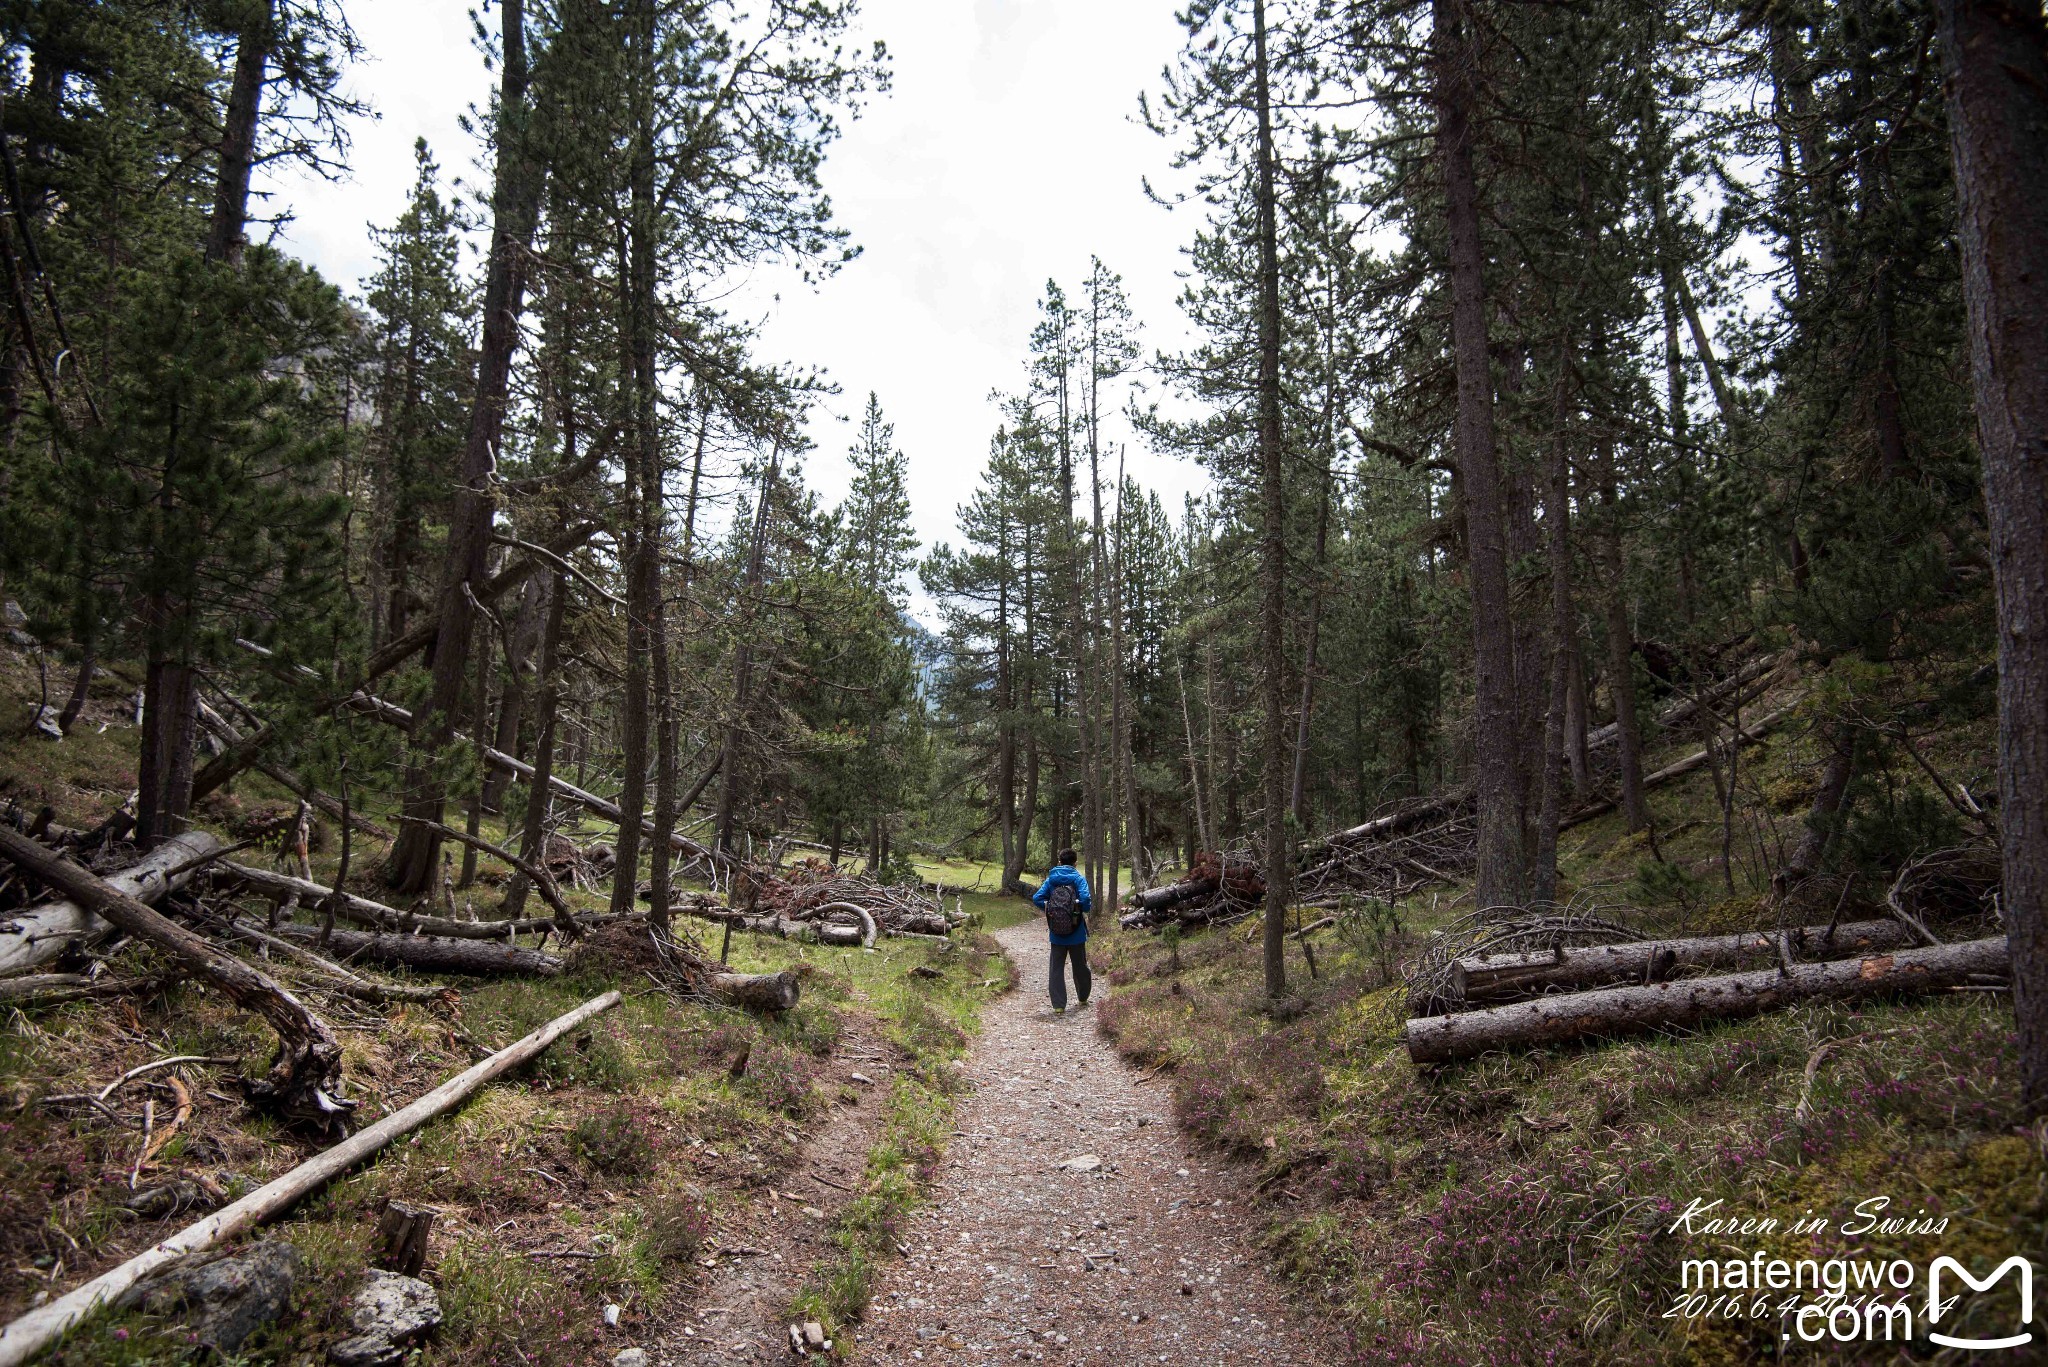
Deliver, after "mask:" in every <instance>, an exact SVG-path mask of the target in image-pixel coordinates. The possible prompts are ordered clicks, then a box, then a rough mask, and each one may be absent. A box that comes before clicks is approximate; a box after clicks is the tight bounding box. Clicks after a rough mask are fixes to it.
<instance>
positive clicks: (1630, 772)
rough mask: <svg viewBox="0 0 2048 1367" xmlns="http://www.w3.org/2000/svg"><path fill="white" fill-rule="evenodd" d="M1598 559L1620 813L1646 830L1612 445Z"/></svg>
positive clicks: (1603, 447) (1606, 442)
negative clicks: (1602, 581)
mask: <svg viewBox="0 0 2048 1367" xmlns="http://www.w3.org/2000/svg"><path fill="white" fill-rule="evenodd" d="M1600 511H1601V514H1602V516H1603V519H1604V525H1603V526H1602V527H1601V528H1600V541H1599V545H1600V558H1601V560H1602V562H1603V565H1604V568H1605V570H1606V578H1607V593H1606V605H1605V607H1606V613H1607V691H1608V693H1609V694H1610V695H1611V696H1612V697H1613V699H1614V732H1615V738H1616V739H1617V740H1618V741H1619V742H1620V749H1621V810H1622V816H1623V818H1624V820H1626V822H1627V823H1628V829H1629V830H1630V831H1631V832H1634V831H1641V830H1647V829H1649V826H1650V803H1649V799H1648V798H1646V797H1645V796H1644V795H1643V731H1642V726H1641V724H1640V722H1639V721H1638V720H1637V717H1636V683H1635V635H1634V632H1633V631H1632V630H1631V628H1630V627H1629V620H1628V582H1627V573H1628V566H1627V560H1626V558H1625V555H1624V552H1623V548H1622V535H1621V496H1620V493H1619V491H1618V490H1617V489H1616V487H1615V474H1614V445H1613V441H1612V439H1611V438H1603V439H1602V440H1601V443H1600Z"/></svg>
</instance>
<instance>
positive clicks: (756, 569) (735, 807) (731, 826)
mask: <svg viewBox="0 0 2048 1367" xmlns="http://www.w3.org/2000/svg"><path fill="white" fill-rule="evenodd" d="M781 469H782V443H781V441H780V439H777V441H776V443H775V446H774V449H773V451H772V453H771V454H770V456H769V458H768V468H767V469H766V470H765V471H763V472H762V475H761V495H760V499H759V502H758V503H757V504H756V506H755V508H754V531H753V538H752V544H751V545H750V546H749V547H748V550H747V577H746V591H747V599H748V601H749V602H750V603H751V602H755V601H756V600H758V598H759V595H760V589H761V579H762V575H763V573H764V572H765V567H766V557H767V554H768V526H769V520H770V516H771V513H770V504H771V503H772V501H773V500H774V497H775V481H776V479H777V478H778V477H779V476H780V473H781ZM753 691H754V651H753V644H752V640H751V633H749V634H748V635H744V636H742V637H741V640H740V643H739V646H738V648H737V650H736V652H735V656H734V660H733V701H732V707H733V717H732V720H731V721H730V722H728V723H727V724H726V727H725V741H724V746H723V749H722V750H721V752H720V754H719V763H720V764H721V765H722V766H723V767H724V770H725V781H724V782H723V783H722V784H720V785H719V795H718V826H717V830H718V849H719V851H720V852H722V853H724V854H726V855H728V856H731V857H733V858H737V857H738V853H739V852H738V850H737V848H736V847H735V845H734V840H735V838H736V836H737V829H736V828H737V823H738V821H739V808H740V799H741V795H742V783H743V781H744V779H745V778H746V776H747V764H746V757H745V754H744V751H745V749H746V746H747V742H748V740H749V734H748V732H749V728H750V727H751V725H752V721H753V718H752V709H753ZM874 855H875V850H874V847H873V845H872V844H870V846H869V859H870V867H872V861H873V858H874Z"/></svg>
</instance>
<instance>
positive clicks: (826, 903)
mask: <svg viewBox="0 0 2048 1367" xmlns="http://www.w3.org/2000/svg"><path fill="white" fill-rule="evenodd" d="M743 891H744V894H745V895H744V897H743V896H742V892H743ZM732 900H733V902H734V903H735V904H740V903H742V901H743V900H744V901H745V902H748V903H751V906H752V910H753V912H754V913H755V914H757V915H761V916H769V917H775V918H778V919H780V920H784V921H791V922H825V923H828V924H830V923H839V924H862V925H863V926H864V927H865V928H866V929H868V930H869V931H870V933H871V935H872V932H880V933H882V934H886V935H951V934H952V933H953V922H952V919H951V918H950V917H948V916H947V915H946V909H945V906H944V905H943V904H942V903H941V902H940V901H939V899H938V897H937V896H936V895H935V894H933V893H930V892H927V891H925V890H924V889H922V888H908V887H898V886H894V885H892V884H887V883H878V882H876V881H875V880H874V879H872V878H867V877H862V876H857V875H854V874H848V873H843V872H841V871H839V870H838V869H835V868H833V867H832V866H831V865H830V864H828V863H826V862H825V861H824V860H822V859H806V860H804V861H803V862H802V863H799V864H795V865H792V866H791V867H789V868H787V869H785V870H783V871H782V872H781V873H777V874H772V875H769V876H767V877H765V878H760V879H758V881H756V882H754V883H753V885H752V886H751V887H750V888H747V889H744V890H741V889H735V892H734V896H733V898H732ZM870 922H871V923H872V924H871V925H869V924H868V923H870Z"/></svg>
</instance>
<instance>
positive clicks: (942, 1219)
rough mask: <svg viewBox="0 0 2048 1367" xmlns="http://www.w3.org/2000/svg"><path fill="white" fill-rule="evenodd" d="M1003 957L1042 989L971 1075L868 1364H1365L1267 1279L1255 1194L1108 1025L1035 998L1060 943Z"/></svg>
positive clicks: (1023, 992)
mask: <svg viewBox="0 0 2048 1367" xmlns="http://www.w3.org/2000/svg"><path fill="white" fill-rule="evenodd" d="M996 939H997V940H999V941H1000V942H1001V943H1002V946H1003V948H1004V950H1005V951H1006V952H1007V953H1008V954H1009V955H1010V957H1011V958H1012V959H1013V960H1015V961H1016V964H1017V969H1018V978H1019V981H1020V982H1022V983H1024V984H1026V986H1025V987H1022V988H1020V989H1019V990H1018V991H1016V992H1013V993H1011V994H1009V995H1008V996H1006V997H1004V998H1002V999H1001V1000H999V1001H996V1002H993V1003H991V1004H990V1005H989V1007H988V1009H987V1011H986V1013H985V1015H984V1023H983V1028H982V1031H981V1034H980V1035H979V1037H978V1038H977V1039H976V1041H975V1046H974V1050H973V1053H972V1054H971V1055H970V1057H969V1059H968V1061H967V1066H966V1069H965V1073H966V1076H967V1078H968V1079H969V1080H970V1082H971V1083H972V1084H973V1086H974V1088H975V1091H974V1094H973V1095H972V1096H971V1097H969V1098H967V1099H966V1100H965V1101H964V1102H963V1103H962V1104H961V1107H960V1109H959V1111H958V1112H957V1113H956V1123H957V1125H958V1129H957V1130H956V1131H955V1133H954V1135H953V1138H952V1141H951V1145H950V1147H949V1148H948V1150H947V1157H946V1159H945V1163H944V1166H943V1168H942V1169H941V1171H940V1174H939V1176H938V1178H937V1180H936V1183H935V1186H934V1190H933V1192H932V1194H931V1203H930V1204H929V1205H927V1206H925V1207H923V1208H921V1209H920V1210H919V1211H918V1212H917V1213H916V1214H915V1215H914V1216H912V1218H911V1223H910V1228H909V1229H908V1230H907V1231H906V1234H905V1242H906V1244H907V1245H908V1246H909V1249H910V1252H909V1254H908V1255H907V1256H906V1257H905V1258H904V1260H903V1261H901V1262H897V1263H892V1264H891V1265H890V1266H888V1267H887V1268H885V1269H883V1270H882V1271H881V1272H880V1274H879V1276H878V1277H877V1280H876V1286H875V1296H874V1303H873V1306H872V1308H871V1309H870V1310H869V1312H868V1315H867V1321H866V1324H865V1325H864V1326H863V1327H862V1329H861V1330H860V1333H859V1340H860V1359H861V1360H862V1361H874V1362H900V1361H903V1360H904V1359H905V1358H909V1359H911V1360H913V1361H926V1360H929V1359H928V1358H927V1356H926V1354H925V1352H924V1350H925V1349H926V1348H938V1349H940V1350H942V1351H940V1352H939V1353H938V1354H937V1355H936V1356H937V1358H938V1359H941V1360H944V1361H947V1362H959V1363H988V1364H994V1363H1008V1362H1013V1361H1018V1360H1035V1359H1042V1360H1045V1361H1057V1362H1062V1363H1076V1364H1078V1363H1100V1364H1103V1365H1104V1367H1112V1365H1114V1367H1122V1365H1123V1364H1130V1363H1135V1362H1139V1361H1144V1362H1173V1363H1205V1364H1206V1363H1215V1364H1224V1363H1233V1364H1234V1363H1260V1364H1272V1365H1273V1367H1312V1365H1314V1364H1323V1363H1337V1362H1342V1361H1345V1360H1347V1357H1346V1354H1345V1353H1344V1351H1343V1348H1342V1345H1341V1344H1340V1343H1339V1342H1338V1341H1337V1339H1336V1338H1335V1337H1334V1336H1333V1334H1332V1333H1331V1331H1330V1329H1329V1328H1328V1326H1327V1325H1326V1324H1325V1323H1324V1322H1323V1321H1322V1320H1321V1319H1320V1318H1319V1317H1317V1316H1315V1315H1313V1314H1312V1313H1310V1312H1307V1311H1305V1310H1303V1309H1301V1308H1300V1307H1298V1306H1297V1305H1296V1304H1295V1303H1294V1302H1292V1301H1291V1300H1290V1299H1289V1298H1288V1295H1287V1293H1286V1292H1285V1291H1284V1290H1282V1288H1281V1287H1280V1286H1279V1284H1278V1283H1276V1282H1275V1281H1274V1280H1273V1279H1272V1278H1271V1277H1270V1276H1268V1275H1267V1273H1266V1271H1265V1268H1264V1265H1263V1263H1262V1261H1261V1259H1260V1255H1259V1254H1258V1252H1257V1250H1256V1244H1255V1230H1256V1228H1257V1226H1258V1224H1259V1220H1258V1216H1257V1213H1256V1211H1255V1210H1254V1209H1253V1207H1252V1204H1251V1202H1250V1201H1249V1200H1248V1199H1247V1197H1246V1195H1245V1192H1244V1189H1243V1185H1242V1182H1241V1181H1240V1179H1239V1176H1238V1174H1237V1173H1235V1172H1234V1171H1229V1170H1225V1169H1222V1168H1220V1167H1219V1166H1218V1165H1217V1164H1216V1162H1215V1160H1214V1159H1212V1158H1211V1157H1210V1156H1208V1155H1206V1154H1203V1153H1200V1152H1198V1151H1197V1150H1196V1149H1194V1148H1193V1147H1192V1146H1191V1145H1190V1144H1189V1143H1188V1142H1187V1141H1186V1140H1185V1139H1184V1138H1183V1137H1182V1135H1181V1134H1180V1132H1179V1130H1178V1129H1177V1128H1176V1127H1174V1126H1173V1125H1171V1124H1169V1123H1166V1122H1167V1118H1168V1115H1169V1113H1170V1105H1171V1103H1170V1100H1169V1098H1168V1096H1167V1084H1166V1083H1165V1081H1164V1080H1163V1079H1157V1078H1154V1079H1147V1080H1144V1081H1141V1080H1140V1079H1139V1076H1138V1074H1137V1073H1136V1072H1134V1071H1133V1070H1132V1069H1131V1068H1129V1067H1127V1066H1126V1065H1125V1064H1124V1063H1123V1061H1122V1060H1121V1059H1119V1058H1118V1057H1117V1055H1116V1052H1115V1050H1114V1049H1113V1048H1112V1047H1111V1046H1110V1044H1109V1042H1108V1041H1107V1040H1105V1039H1103V1038H1102V1037H1101V1036H1099V1035H1097V1034H1096V1033H1095V1031H1094V1030H1093V1028H1092V1025H1091V1020H1092V1013H1091V1012H1081V1013H1078V1014H1077V1013H1074V1012H1071V1011H1070V1012H1069V1013H1068V1014H1067V1015H1066V1016H1054V1015H1052V1014H1051V1013H1050V1012H1049V1011H1048V1010H1047V1009H1046V1006H1045V1003H1044V1000H1043V997H1042V993H1040V992H1037V991H1033V990H1032V988H1033V986H1035V985H1036V984H1039V983H1043V982H1044V981H1045V976H1046V974H1045V969H1046V953H1047V951H1046V939H1045V930H1044V928H1043V927H1042V926H1040V925H1037V924H1029V923H1027V924H1025V925H1022V926H1014V927H1010V928H1008V929H1006V930H1002V931H999V932H997V933H996ZM1106 976H1107V975H1098V976H1097V978H1096V983H1097V988H1096V990H1097V992H1098V993H1099V992H1103V991H1106V990H1108V989H1107V984H1106V982H1105V979H1106ZM1077 1158H1094V1159H1096V1160H1097V1162H1096V1163H1094V1164H1085V1163H1079V1162H1076V1161H1075V1160H1076V1159H1077Z"/></svg>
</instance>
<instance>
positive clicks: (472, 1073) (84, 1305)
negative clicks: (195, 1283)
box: [0, 992, 619, 1367]
mask: <svg viewBox="0 0 2048 1367" xmlns="http://www.w3.org/2000/svg"><path fill="white" fill-rule="evenodd" d="M618 1004H619V994H618V993H617V992H607V993H605V994H604V995H603V996H601V997H595V998H592V999H591V1000H590V1001H587V1002H585V1003H583V1005H581V1006H579V1007H577V1008H576V1009H575V1010H574V1011H571V1012H569V1013H568V1014H567V1015H564V1016H558V1017H556V1018H555V1019H554V1020H552V1021H549V1022H548V1023H547V1024H546V1025H544V1026H542V1027H541V1028H540V1029H538V1030H536V1031H534V1032H533V1033H532V1034H530V1035H528V1036H527V1037H526V1038H524V1039H522V1040H520V1041H519V1042H518V1043H516V1044H513V1045H511V1046H509V1047H508V1048H505V1049H501V1050H499V1051H498V1052H497V1053H495V1054H493V1055H491V1056H490V1057H489V1058H487V1059H485V1060H484V1061H483V1062H481V1063H478V1064H477V1065H475V1066H474V1067H472V1068H469V1069H466V1070H465V1071H463V1072H461V1073H458V1074H456V1075H455V1076H454V1077H452V1078H450V1079H448V1080H447V1081H446V1082H444V1083H442V1084H441V1085H440V1086H438V1087H436V1088H435V1089H434V1090H433V1091H431V1092H428V1093H427V1094H426V1095H425V1096H423V1097H421V1098H420V1099H419V1100H417V1101H415V1102H413V1103H412V1104H411V1105H409V1106H407V1107H405V1108H404V1109H403V1110H400V1111H394V1112H393V1113H392V1114H390V1115H387V1116H385V1117H384V1118H383V1119H382V1120H380V1121H378V1122H377V1123H376V1124H374V1125H372V1126H370V1127H369V1128H367V1129H365V1130H363V1131H362V1132H361V1133H359V1134H356V1135H354V1136H353V1137H351V1138H349V1139H345V1140H343V1141H342V1142H341V1143H339V1144H336V1145H335V1146H334V1147H333V1148H330V1149H328V1150H326V1151H325V1152H323V1153H320V1154H318V1155H316V1156H315V1157H313V1158H310V1159H308V1160H307V1161H306V1162H304V1163H301V1164H300V1165H299V1166H298V1167H296V1168H293V1169H292V1170H291V1171H290V1172H287V1173H286V1174H284V1176H282V1177H279V1178H277V1179H276V1180H275V1181H272V1182H270V1183H267V1184H266V1185H264V1186H261V1187H258V1188H257V1189H256V1190H255V1191H252V1192H250V1193H249V1194H248V1195H247V1196H244V1197H243V1198H242V1199H241V1200H239V1201H237V1202H235V1203H234V1204H233V1205H230V1206H227V1207H225V1208H224V1209H221V1210H218V1211H215V1212H214V1213H213V1214H211V1215H209V1216H207V1217H206V1218H205V1219H204V1220H201V1221H199V1222H198V1223H197V1224H192V1225H187V1226H186V1227H185V1228H184V1229H182V1230H180V1231H178V1232H177V1233H176V1234H174V1235H172V1236H171V1237H170V1238H168V1239H165V1240H163V1241H162V1242H161V1243H157V1244H153V1245H151V1246H150V1248H149V1249H148V1250H147V1251H146V1252H143V1253H141V1254H138V1255H137V1256H136V1257H133V1258H130V1259H129V1260H128V1261H127V1262H125V1263H122V1264H121V1265H120V1266H119V1267H116V1268H114V1269H113V1270H112V1271H109V1272H104V1273H101V1274H100V1275H99V1276H97V1277H95V1278H93V1279H92V1280H91V1281H89V1282H87V1283H85V1285H83V1286H80V1287H77V1288H75V1289H73V1290H71V1291H69V1292H67V1293H65V1294H64V1295H63V1296H60V1297H58V1298H57V1299H56V1300H54V1301H51V1302H50V1303H49V1304H48V1305H45V1306H41V1307H39V1308H37V1309H35V1310H31V1311H29V1312H28V1313H27V1314H26V1315H23V1316H22V1317H21V1318H20V1319H17V1320H15V1321H13V1322H12V1323H11V1324H8V1325H7V1326H6V1327H5V1328H0V1367H21V1364H23V1363H25V1362H27V1361H28V1360H29V1359H31V1358H33V1357H34V1356H35V1355H36V1354H38V1353H40V1352H42V1351H43V1350H44V1349H45V1348H48V1347H49V1346H50V1345H52V1344H53V1343H55V1342H56V1341H57V1340H58V1339H59V1338H61V1337H62V1336H63V1335H64V1334H65V1333H66V1332H67V1331H69V1330H70V1329H71V1328H72V1327H74V1326H75V1325H77V1324H78V1323H80V1322H81V1321H83V1320H84V1319H86V1318H87V1317H88V1316H90V1315H92V1314H93V1313H95V1312H96V1311H98V1310H99V1309H100V1308H101V1307H103V1306H106V1305H109V1304H111V1303H113V1302H114V1301H115V1300H117V1299H118V1298H119V1297H120V1296H121V1295H122V1293H123V1292H125V1291H127V1290H128V1289H129V1288H130V1287H132V1286H134V1285H135V1284H136V1283H138V1282H140V1281H141V1280H142V1279H143V1278H145V1277H147V1276H149V1275H150V1274H151V1273H153V1272H155V1271H157V1270H158V1269H160V1268H163V1267H166V1266H169V1265H170V1264H172V1263H175V1262H177V1261H179V1260H180V1259H182V1258H185V1257H187V1256H189V1255H190V1254H193V1253H199V1252H202V1251H204V1250H205V1249H208V1248H211V1247H212V1246H213V1245H215V1244H217V1243H221V1242H223V1241H225V1240H228V1239H232V1238H233V1237H235V1236H236V1235H237V1234H240V1233H242V1232H243V1231H245V1230H249V1229H254V1228H255V1227H256V1226H257V1225H260V1224H262V1223H264V1222H265V1221H267V1220H272V1219H275V1218H276V1217H277V1216H279V1215H282V1214H283V1213H284V1212H286V1211H287V1210H290V1209H291V1208H292V1207H293V1206H294V1205H296V1204H298V1202H299V1201H301V1200H303V1199H304V1198H305V1197H307V1196H309V1195H311V1194H312V1193H313V1192H315V1191H318V1190H319V1189H320V1188H321V1187H324V1186H325V1185H327V1183H329V1182H331V1181H332V1180H334V1179H335V1178H336V1177H339V1176H340V1175H341V1174H343V1173H345V1172H347V1171H348V1170H349V1169H350V1168H353V1167H354V1166H355V1165H356V1164H358V1163H360V1162H362V1161H363V1160H364V1159H365V1158H368V1157H369V1156H370V1155H372V1154H374V1153H376V1152H377V1151H378V1150H379V1149H382V1148H383V1147H384V1146H385V1145H387V1144H389V1143H390V1142H391V1141H392V1140H394V1139H397V1138H399V1137H401V1136H403V1135H406V1134H410V1133H411V1132H412V1131H414V1130H416V1129H418V1128H419V1127H420V1126H422V1125H424V1124H426V1123H427V1121H429V1120H432V1119H433V1118H434V1117H435V1116H438V1115H440V1114H441V1113H442V1112H444V1111H448V1110H451V1109H453V1108H454V1107H456V1106H458V1105H460V1104H461V1103H462V1102H463V1101H465V1100H467V1099H468V1098H469V1096H470V1095H471V1094H472V1093H474V1092H475V1091H476V1090H477V1089H478V1088H480V1087H482V1086H483V1085H484V1084H485V1083H487V1082H489V1081H491V1080H492V1079H493V1078H496V1077H499V1076H500V1075H502V1074H504V1073H506V1072H509V1071H510V1070H512V1069H514V1068H517V1067H518V1066H519V1065H520V1064H522V1063H525V1062H527V1061H528V1060H529V1059H531V1058H533V1057H534V1056H535V1055H536V1054H538V1053H540V1051H541V1050H543V1049H545V1048H547V1047H548V1046H549V1045H550V1044H553V1043H554V1042H555V1041H556V1040H558V1039H560V1038H561V1037H562V1036H563V1035H566V1034H568V1033H569V1032H570V1031H571V1030H574V1029H575V1028H576V1027H577V1026H579V1025H582V1024H583V1023H584V1022H585V1021H587V1020H589V1019H591V1018H592V1017H593V1016H596V1015H598V1014H599V1013H601V1012H604V1011H609V1010H610V1009H611V1008H612V1007H614V1006H617V1005H618Z"/></svg>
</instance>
